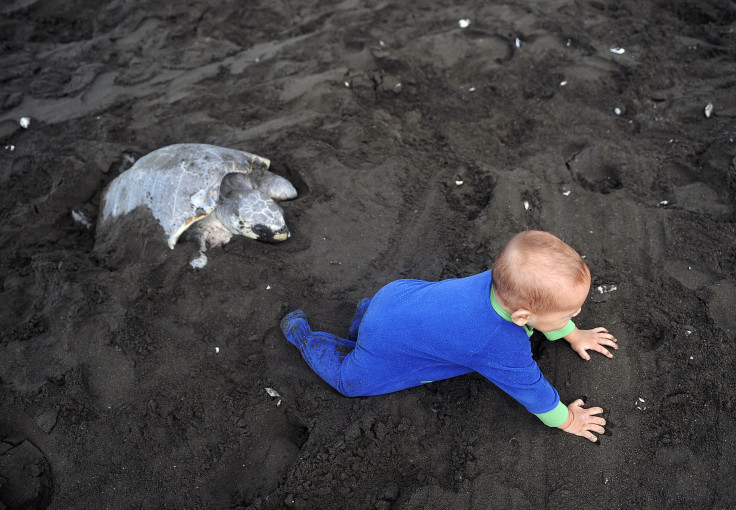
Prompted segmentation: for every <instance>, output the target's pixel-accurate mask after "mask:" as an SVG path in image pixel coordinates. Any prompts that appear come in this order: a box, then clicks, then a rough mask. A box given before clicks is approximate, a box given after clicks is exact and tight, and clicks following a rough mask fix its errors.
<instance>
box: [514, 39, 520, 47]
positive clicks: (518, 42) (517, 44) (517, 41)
mask: <svg viewBox="0 0 736 510" xmlns="http://www.w3.org/2000/svg"><path fill="white" fill-rule="evenodd" d="M514 46H516V47H517V48H521V41H520V40H519V38H518V37H517V38H516V41H514Z"/></svg>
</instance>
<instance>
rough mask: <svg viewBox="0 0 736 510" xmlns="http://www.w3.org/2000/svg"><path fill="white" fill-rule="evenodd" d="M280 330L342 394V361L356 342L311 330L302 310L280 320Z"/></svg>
mask: <svg viewBox="0 0 736 510" xmlns="http://www.w3.org/2000/svg"><path fill="white" fill-rule="evenodd" d="M281 331H283V332H284V336H285V337H286V339H287V340H288V341H289V342H291V343H292V344H293V345H295V346H296V347H297V348H298V349H299V352H301V354H302V357H303V358H304V360H305V361H306V362H307V364H308V365H309V366H310V367H311V368H312V370H314V371H315V372H316V373H317V375H319V376H320V377H321V378H322V379H324V381H325V382H326V383H327V384H329V385H330V386H332V387H333V388H335V389H336V390H337V391H339V392H340V393H342V394H345V392H344V389H343V387H342V382H341V381H342V378H341V370H342V362H343V360H344V359H345V356H347V355H348V354H350V352H352V350H353V349H355V342H353V341H352V340H345V339H344V338H340V337H337V336H335V335H331V334H329V333H324V332H322V331H312V328H310V327H309V323H308V322H307V316H306V315H305V314H304V312H302V311H301V310H296V311H295V312H291V313H290V314H289V315H287V316H286V317H284V318H283V319H281Z"/></svg>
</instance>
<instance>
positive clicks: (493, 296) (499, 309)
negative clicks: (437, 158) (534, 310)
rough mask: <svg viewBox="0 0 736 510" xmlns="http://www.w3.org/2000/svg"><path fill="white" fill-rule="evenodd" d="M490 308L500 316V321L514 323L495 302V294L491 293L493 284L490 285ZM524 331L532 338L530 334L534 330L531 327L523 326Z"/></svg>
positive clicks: (508, 314) (507, 313)
mask: <svg viewBox="0 0 736 510" xmlns="http://www.w3.org/2000/svg"><path fill="white" fill-rule="evenodd" d="M491 306H492V307H493V309H494V310H496V313H497V314H498V315H500V316H501V318H502V319H504V320H507V321H509V322H514V321H513V320H511V314H510V313H509V312H507V311H506V310H504V309H503V308H502V307H501V305H499V304H498V301H497V300H496V294H495V293H494V292H493V284H491ZM523 328H524V330H526V334H527V336H532V333H534V328H532V327H531V326H527V325H526V324H524V326H523Z"/></svg>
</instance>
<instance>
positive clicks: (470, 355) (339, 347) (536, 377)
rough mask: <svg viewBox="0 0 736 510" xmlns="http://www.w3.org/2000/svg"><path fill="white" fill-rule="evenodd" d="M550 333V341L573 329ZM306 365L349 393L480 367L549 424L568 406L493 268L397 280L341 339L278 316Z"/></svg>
mask: <svg viewBox="0 0 736 510" xmlns="http://www.w3.org/2000/svg"><path fill="white" fill-rule="evenodd" d="M574 327H575V326H574V324H572V322H570V323H569V324H568V325H567V326H566V327H565V328H563V329H562V330H558V331H555V332H551V333H546V335H547V337H548V338H549V339H550V340H556V339H558V338H562V337H563V336H565V335H567V334H568V333H570V331H572V330H573V329H574ZM281 329H282V330H283V332H284V335H285V336H286V338H287V339H288V340H289V341H290V342H291V343H292V344H294V345H295V346H296V347H298V348H299V350H300V352H301V354H302V356H303V357H304V359H305V360H306V362H307V363H308V364H309V366H310V367H311V368H312V369H313V370H314V371H315V372H316V373H317V374H318V375H319V376H320V377H322V379H324V380H325V381H326V382H327V383H328V384H330V385H331V386H332V387H333V388H335V389H336V390H337V391H339V392H340V393H342V394H343V395H345V396H349V397H356V396H369V395H380V394H384V393H390V392H393V391H398V390H402V389H404V388H409V387H412V386H417V385H420V384H425V383H428V382H432V381H436V380H440V379H447V378H449V377H454V376H456V375H461V374H466V373H468V372H473V371H475V372H479V373H481V374H482V375H483V376H485V377H486V378H487V379H488V380H490V381H491V382H493V383H494V384H495V385H496V386H498V387H499V388H501V389H502V390H503V391H505V392H506V393H508V394H509V395H511V396H512V397H513V398H514V399H516V400H517V401H518V402H520V403H521V404H522V405H523V406H524V407H526V408H527V409H528V410H529V411H530V412H531V413H533V414H535V415H537V416H538V417H539V418H540V419H541V420H542V421H543V422H544V423H545V424H547V425H549V426H553V427H556V426H559V425H561V424H563V423H564V422H565V420H566V419H567V414H568V412H567V407H566V406H565V405H564V404H562V403H561V402H560V397H559V395H558V394H557V391H556V390H555V389H554V388H553V387H552V386H551V385H550V384H549V382H547V380H546V379H545V378H544V376H543V375H542V373H541V371H540V370H539V367H538V366H537V364H536V362H535V361H534V360H533V359H532V352H531V344H530V342H529V336H531V334H532V330H531V328H526V327H520V326H517V325H516V324H514V323H513V322H511V317H510V316H509V314H508V313H507V312H506V311H505V310H503V308H501V307H500V306H499V305H498V303H497V302H496V301H495V298H494V297H493V295H492V293H491V272H490V271H486V272H484V273H480V274H477V275H474V276H469V277H467V278H453V279H449V280H443V281H440V282H425V281H421V280H397V281H395V282H392V283H389V284H388V285H386V286H385V287H383V288H382V289H381V290H379V291H378V293H376V295H375V296H374V297H373V298H372V299H364V300H362V301H361V302H360V303H359V304H358V308H357V311H356V314H355V318H354V319H353V323H352V325H351V326H350V330H349V332H348V338H347V339H343V338H339V337H337V336H335V335H331V334H329V333H323V332H319V331H312V330H311V328H310V327H309V324H308V323H307V320H306V316H305V315H304V313H303V312H302V311H301V310H297V311H295V312H292V313H290V314H289V315H287V316H286V317H284V319H283V320H282V321H281Z"/></svg>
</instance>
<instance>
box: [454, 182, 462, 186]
mask: <svg viewBox="0 0 736 510" xmlns="http://www.w3.org/2000/svg"><path fill="white" fill-rule="evenodd" d="M463 182H464V181H455V185H456V186H462V184H463Z"/></svg>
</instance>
